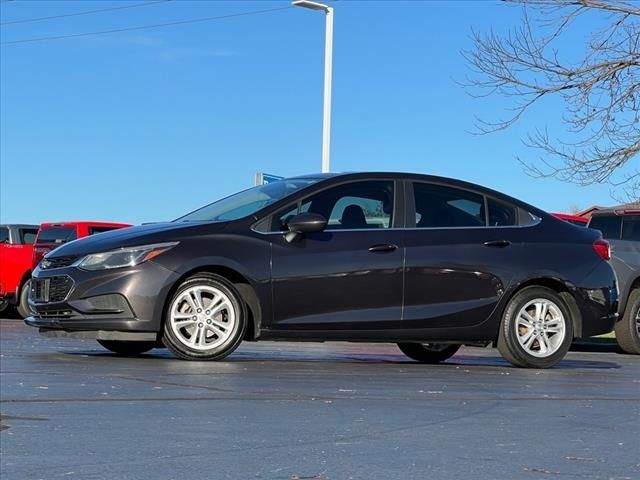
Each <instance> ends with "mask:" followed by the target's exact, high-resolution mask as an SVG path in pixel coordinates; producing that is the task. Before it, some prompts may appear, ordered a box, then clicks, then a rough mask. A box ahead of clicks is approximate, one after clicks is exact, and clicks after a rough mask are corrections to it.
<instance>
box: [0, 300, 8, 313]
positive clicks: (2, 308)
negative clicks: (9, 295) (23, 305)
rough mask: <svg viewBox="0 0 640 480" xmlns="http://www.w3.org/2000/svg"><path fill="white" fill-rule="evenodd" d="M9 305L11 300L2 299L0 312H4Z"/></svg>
mask: <svg viewBox="0 0 640 480" xmlns="http://www.w3.org/2000/svg"><path fill="white" fill-rule="evenodd" d="M8 306H9V302H7V301H6V300H0V313H2V312H4V311H5V310H6V309H7V307H8Z"/></svg>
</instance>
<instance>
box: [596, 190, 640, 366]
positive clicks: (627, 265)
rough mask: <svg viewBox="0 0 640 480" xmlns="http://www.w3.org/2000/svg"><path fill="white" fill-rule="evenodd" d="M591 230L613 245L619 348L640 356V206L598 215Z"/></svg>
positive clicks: (628, 206)
mask: <svg viewBox="0 0 640 480" xmlns="http://www.w3.org/2000/svg"><path fill="white" fill-rule="evenodd" d="M589 228H595V229H596V230H600V231H601V232H602V236H603V237H604V238H605V239H607V240H608V241H609V243H610V244H611V249H612V257H611V263H612V265H613V268H614V270H615V272H616V275H617V277H618V289H619V292H620V307H619V314H620V318H619V320H618V322H616V327H615V332H616V339H617V341H618V345H620V348H622V349H623V350H624V351H625V352H627V353H635V354H640V202H635V203H630V204H627V205H621V206H619V207H613V208H608V209H603V210H598V211H596V212H594V214H593V216H592V217H591V221H590V222H589Z"/></svg>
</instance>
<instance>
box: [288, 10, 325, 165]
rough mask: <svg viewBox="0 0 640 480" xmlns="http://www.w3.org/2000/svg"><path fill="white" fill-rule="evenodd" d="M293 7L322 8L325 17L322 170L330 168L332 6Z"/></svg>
mask: <svg viewBox="0 0 640 480" xmlns="http://www.w3.org/2000/svg"><path fill="white" fill-rule="evenodd" d="M292 5H293V6H295V7H303V8H309V9H311V10H322V11H324V12H325V17H326V30H325V40H324V42H325V43H324V107H323V114H322V172H323V173H325V172H328V171H329V169H330V167H329V166H330V163H329V149H330V146H331V73H332V70H333V8H331V7H330V6H328V5H324V4H322V3H317V2H311V1H309V0H296V1H295V2H292Z"/></svg>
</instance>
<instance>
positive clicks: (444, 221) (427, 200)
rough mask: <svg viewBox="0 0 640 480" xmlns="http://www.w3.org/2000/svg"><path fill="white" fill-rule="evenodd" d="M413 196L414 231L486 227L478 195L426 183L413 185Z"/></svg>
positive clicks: (480, 196) (481, 201)
mask: <svg viewBox="0 0 640 480" xmlns="http://www.w3.org/2000/svg"><path fill="white" fill-rule="evenodd" d="M413 195H414V200H415V205H416V218H415V225H414V226H415V227H416V228H451V227H484V226H485V225H486V222H485V218H484V217H485V216H484V197H483V196H482V195H479V194H477V193H473V192H468V191H466V190H460V189H458V188H453V187H446V186H443V185H434V184H429V183H414V184H413ZM408 226H409V227H411V226H412V225H408Z"/></svg>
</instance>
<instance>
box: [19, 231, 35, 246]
mask: <svg viewBox="0 0 640 480" xmlns="http://www.w3.org/2000/svg"><path fill="white" fill-rule="evenodd" d="M36 235H38V229H37V228H21V229H20V240H21V242H22V244H23V245H31V244H33V242H35V241H36Z"/></svg>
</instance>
